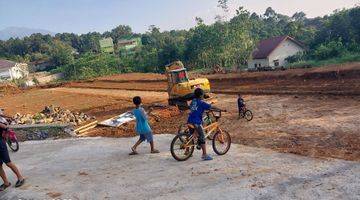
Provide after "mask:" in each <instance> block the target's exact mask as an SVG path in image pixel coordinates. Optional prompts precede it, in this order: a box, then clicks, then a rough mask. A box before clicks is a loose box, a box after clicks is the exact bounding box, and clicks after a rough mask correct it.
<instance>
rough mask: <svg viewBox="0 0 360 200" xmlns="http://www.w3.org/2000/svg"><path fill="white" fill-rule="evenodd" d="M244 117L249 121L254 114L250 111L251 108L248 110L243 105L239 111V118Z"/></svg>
mask: <svg viewBox="0 0 360 200" xmlns="http://www.w3.org/2000/svg"><path fill="white" fill-rule="evenodd" d="M240 118H245V119H246V120H247V121H251V120H252V119H253V118H254V116H253V114H252V112H251V110H248V109H247V108H246V107H243V108H242V109H241V110H240V112H239V119H240Z"/></svg>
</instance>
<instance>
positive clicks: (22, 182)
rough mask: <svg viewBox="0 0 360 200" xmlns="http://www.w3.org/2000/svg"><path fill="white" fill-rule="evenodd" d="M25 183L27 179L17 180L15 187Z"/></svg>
mask: <svg viewBox="0 0 360 200" xmlns="http://www.w3.org/2000/svg"><path fill="white" fill-rule="evenodd" d="M24 183H25V179H22V180H18V181H16V184H15V187H20V186H22V185H24Z"/></svg>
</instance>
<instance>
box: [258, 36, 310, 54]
mask: <svg viewBox="0 0 360 200" xmlns="http://www.w3.org/2000/svg"><path fill="white" fill-rule="evenodd" d="M287 39H289V40H291V41H292V42H294V43H295V44H297V45H299V46H301V47H302V48H304V49H305V48H306V47H305V45H304V44H302V43H301V42H299V41H297V40H295V39H294V38H292V37H290V36H287V35H285V36H278V37H273V38H269V39H266V40H262V41H260V42H259V44H258V45H257V47H256V49H255V50H254V51H253V53H252V57H253V59H265V58H267V57H268V56H269V55H270V54H271V53H272V52H273V51H274V50H275V49H276V48H277V47H278V46H279V45H280V44H281V43H282V42H283V41H285V40H287Z"/></svg>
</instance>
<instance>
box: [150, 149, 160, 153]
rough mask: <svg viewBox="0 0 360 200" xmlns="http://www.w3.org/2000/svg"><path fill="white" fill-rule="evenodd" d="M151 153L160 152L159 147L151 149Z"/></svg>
mask: <svg viewBox="0 0 360 200" xmlns="http://www.w3.org/2000/svg"><path fill="white" fill-rule="evenodd" d="M151 153H160V151H159V150H157V149H154V150H152V151H151Z"/></svg>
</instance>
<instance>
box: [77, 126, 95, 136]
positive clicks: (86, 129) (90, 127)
mask: <svg viewBox="0 0 360 200" xmlns="http://www.w3.org/2000/svg"><path fill="white" fill-rule="evenodd" d="M96 126H97V124H95V125H92V126H89V127H87V128H84V129H81V130H80V131H77V132H78V133H79V134H81V133H84V132H86V131H88V130H90V129H93V128H95V127H96Z"/></svg>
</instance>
